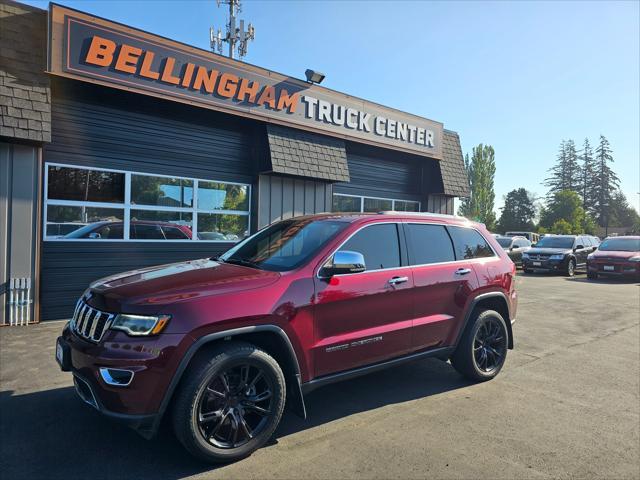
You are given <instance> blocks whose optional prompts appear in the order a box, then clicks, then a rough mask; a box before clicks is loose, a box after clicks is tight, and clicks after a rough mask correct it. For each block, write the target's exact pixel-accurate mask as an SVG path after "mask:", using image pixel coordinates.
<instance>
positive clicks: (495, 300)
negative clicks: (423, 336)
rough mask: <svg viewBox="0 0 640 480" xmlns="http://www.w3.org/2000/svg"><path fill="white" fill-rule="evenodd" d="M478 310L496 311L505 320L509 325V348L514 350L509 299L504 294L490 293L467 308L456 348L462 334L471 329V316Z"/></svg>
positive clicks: (481, 296) (474, 300) (475, 299)
mask: <svg viewBox="0 0 640 480" xmlns="http://www.w3.org/2000/svg"><path fill="white" fill-rule="evenodd" d="M477 308H485V309H490V310H495V311H496V312H498V313H499V314H500V315H502V318H503V319H504V321H505V323H506V324H507V331H508V332H509V343H508V345H507V346H508V348H509V349H513V329H512V325H511V311H510V309H509V302H508V301H507V297H506V295H505V294H504V293H502V292H488V293H482V294H480V295H478V296H477V297H476V298H474V299H473V301H472V302H471V303H470V304H469V306H468V307H467V313H466V314H465V319H464V325H463V326H462V328H461V329H460V332H458V338H457V339H456V346H457V345H458V343H459V342H460V339H461V338H462V334H463V333H464V331H465V330H466V329H467V328H468V327H469V322H470V320H471V315H472V314H473V311H474V310H476V309H477Z"/></svg>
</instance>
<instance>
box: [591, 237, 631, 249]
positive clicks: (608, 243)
mask: <svg viewBox="0 0 640 480" xmlns="http://www.w3.org/2000/svg"><path fill="white" fill-rule="evenodd" d="M598 250H601V251H604V252H640V239H635V238H609V239H607V240H605V241H604V242H602V243H601V244H600V246H599V247H598Z"/></svg>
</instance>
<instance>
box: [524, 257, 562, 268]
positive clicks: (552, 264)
mask: <svg viewBox="0 0 640 480" xmlns="http://www.w3.org/2000/svg"><path fill="white" fill-rule="evenodd" d="M522 268H526V269H528V270H544V271H547V272H563V271H564V270H566V269H567V258H566V257H565V258H563V259H562V260H549V259H545V260H531V259H530V258H527V259H525V258H523V259H522Z"/></svg>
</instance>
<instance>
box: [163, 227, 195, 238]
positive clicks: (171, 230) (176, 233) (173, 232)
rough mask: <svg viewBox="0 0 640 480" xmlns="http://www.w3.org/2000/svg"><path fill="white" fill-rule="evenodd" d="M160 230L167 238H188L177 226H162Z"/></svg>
mask: <svg viewBox="0 0 640 480" xmlns="http://www.w3.org/2000/svg"><path fill="white" fill-rule="evenodd" d="M162 231H163V232H164V236H165V237H166V238H167V240H189V237H188V236H187V234H186V233H184V232H183V231H182V230H180V229H179V228H177V227H167V226H164V227H162Z"/></svg>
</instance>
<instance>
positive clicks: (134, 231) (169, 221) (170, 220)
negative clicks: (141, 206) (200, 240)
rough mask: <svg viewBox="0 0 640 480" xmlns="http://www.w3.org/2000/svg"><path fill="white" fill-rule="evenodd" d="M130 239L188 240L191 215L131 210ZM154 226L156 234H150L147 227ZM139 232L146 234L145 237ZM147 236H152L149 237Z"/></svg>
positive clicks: (191, 223) (189, 237)
mask: <svg viewBox="0 0 640 480" xmlns="http://www.w3.org/2000/svg"><path fill="white" fill-rule="evenodd" d="M130 224H131V235H130V236H131V238H135V239H141V238H144V239H149V238H153V239H156V240H190V239H191V228H192V226H193V213H191V212H179V211H176V212H167V211H157V210H131V220H130ZM152 225H153V226H156V227H157V228H158V234H157V235H156V234H155V233H151V231H150V230H151V229H150V228H147V227H149V226H152ZM139 231H144V232H148V233H145V234H144V235H145V236H141V235H142V234H140V233H139ZM148 235H153V236H152V237H149V236H148Z"/></svg>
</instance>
